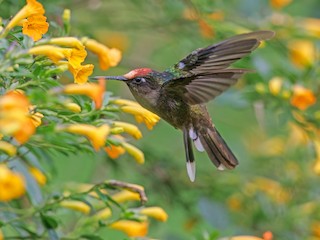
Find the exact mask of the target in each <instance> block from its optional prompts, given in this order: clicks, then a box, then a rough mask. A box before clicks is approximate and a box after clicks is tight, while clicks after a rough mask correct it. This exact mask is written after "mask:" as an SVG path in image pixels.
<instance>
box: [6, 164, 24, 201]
mask: <svg viewBox="0 0 320 240" xmlns="http://www.w3.org/2000/svg"><path fill="white" fill-rule="evenodd" d="M25 191H26V189H25V183H24V179H23V177H22V175H20V174H19V173H16V172H13V171H11V170H10V169H9V168H8V167H7V166H6V165H4V164H0V201H5V202H6V201H10V200H12V199H16V198H19V197H21V196H22V195H24V194H25Z"/></svg>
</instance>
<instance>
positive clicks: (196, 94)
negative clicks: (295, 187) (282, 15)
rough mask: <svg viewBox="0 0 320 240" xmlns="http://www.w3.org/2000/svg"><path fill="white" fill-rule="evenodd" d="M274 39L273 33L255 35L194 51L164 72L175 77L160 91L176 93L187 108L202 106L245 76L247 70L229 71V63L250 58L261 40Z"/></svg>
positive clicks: (264, 32) (235, 38) (230, 39)
mask: <svg viewBox="0 0 320 240" xmlns="http://www.w3.org/2000/svg"><path fill="white" fill-rule="evenodd" d="M273 36H274V32H272V31H256V32H251V33H246V34H241V35H237V36H234V37H232V38H229V39H227V40H225V41H222V42H220V43H217V44H214V45H211V46H208V47H206V48H202V49H198V50H195V51H193V52H192V53H191V54H189V55H188V56H187V57H186V58H184V59H183V60H181V61H180V62H178V63H177V64H175V65H174V67H173V68H170V69H168V70H166V72H167V73H170V74H173V75H175V76H176V77H175V78H174V79H173V80H170V81H168V82H165V83H164V84H163V87H162V88H163V91H171V90H172V91H173V92H178V93H180V94H182V97H183V98H185V100H186V101H187V102H188V103H190V104H200V103H205V102H207V101H209V100H211V99H213V98H215V97H216V96H218V95H219V94H221V93H222V92H223V91H225V90H226V89H228V88H229V87H230V86H231V85H233V84H235V83H236V82H237V80H238V79H239V78H240V77H241V76H242V75H243V74H244V73H246V72H248V70H246V69H228V67H229V66H230V65H231V64H232V63H234V62H235V61H237V60H239V59H241V58H243V57H245V56H247V55H249V54H250V53H251V52H252V51H253V50H255V49H256V48H257V47H258V46H259V44H260V42H261V40H267V39H270V38H272V37H273ZM177 72H178V74H175V73H177Z"/></svg>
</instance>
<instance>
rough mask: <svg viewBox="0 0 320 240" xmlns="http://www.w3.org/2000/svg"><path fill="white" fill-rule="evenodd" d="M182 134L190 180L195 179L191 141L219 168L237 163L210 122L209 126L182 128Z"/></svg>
mask: <svg viewBox="0 0 320 240" xmlns="http://www.w3.org/2000/svg"><path fill="white" fill-rule="evenodd" d="M183 136H184V145H185V150H186V159H187V172H188V175H189V178H190V180H191V181H192V182H193V181H194V179H195V162H194V156H193V150H192V144H191V142H192V141H193V143H194V145H195V147H196V149H197V150H198V151H200V152H203V151H206V152H207V154H208V156H209V158H210V160H211V161H212V163H213V164H214V165H215V166H216V167H217V168H218V169H219V170H224V169H225V168H227V169H233V168H235V167H236V166H237V165H238V160H237V159H236V157H235V156H234V154H233V153H232V152H231V150H230V148H229V147H228V145H227V144H226V142H225V141H224V140H223V138H222V137H221V135H220V134H219V132H218V131H217V129H216V128H215V127H214V126H213V125H212V124H211V123H210V127H204V126H191V127H189V128H184V129H183Z"/></svg>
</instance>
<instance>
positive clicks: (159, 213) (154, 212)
mask: <svg viewBox="0 0 320 240" xmlns="http://www.w3.org/2000/svg"><path fill="white" fill-rule="evenodd" d="M140 214H143V215H146V216H148V217H152V218H154V219H156V220H158V221H161V222H165V221H167V219H168V214H167V213H166V212H165V211H164V210H163V209H162V208H161V207H147V208H143V209H141V210H140Z"/></svg>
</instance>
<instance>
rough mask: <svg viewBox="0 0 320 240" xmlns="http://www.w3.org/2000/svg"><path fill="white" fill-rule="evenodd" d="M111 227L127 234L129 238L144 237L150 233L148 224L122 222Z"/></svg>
mask: <svg viewBox="0 0 320 240" xmlns="http://www.w3.org/2000/svg"><path fill="white" fill-rule="evenodd" d="M110 227H111V228H113V229H116V230H120V231H122V232H124V233H126V234H127V235H128V236H129V237H144V236H146V235H147V233H148V222H136V221H131V220H120V221H117V222H114V223H112V224H111V225H110Z"/></svg>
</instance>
